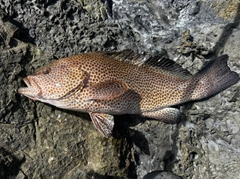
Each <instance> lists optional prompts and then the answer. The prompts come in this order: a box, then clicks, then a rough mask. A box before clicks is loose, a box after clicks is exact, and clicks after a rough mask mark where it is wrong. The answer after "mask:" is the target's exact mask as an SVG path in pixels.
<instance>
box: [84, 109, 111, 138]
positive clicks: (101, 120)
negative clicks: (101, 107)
mask: <svg viewBox="0 0 240 179" xmlns="http://www.w3.org/2000/svg"><path fill="white" fill-rule="evenodd" d="M89 115H90V117H91V119H92V122H93V124H94V126H95V128H96V129H97V130H98V131H99V132H100V133H101V134H103V135H104V136H105V137H107V138H108V137H111V135H112V130H113V126H114V117H113V116H112V115H110V114H104V113H93V112H90V113H89Z"/></svg>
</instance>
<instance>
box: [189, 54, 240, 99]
mask: <svg viewBox="0 0 240 179" xmlns="http://www.w3.org/2000/svg"><path fill="white" fill-rule="evenodd" d="M227 60H228V55H222V56H220V57H218V58H217V59H215V60H212V61H210V62H209V63H208V64H207V65H206V66H205V67H204V68H203V69H201V70H200V71H199V72H198V73H197V74H196V75H194V76H193V78H192V80H191V81H192V83H194V84H195V87H194V92H193V94H192V100H197V99H203V98H207V97H210V96H212V95H214V94H216V93H219V92H221V91H223V90H225V89H227V88H228V87H230V86H231V85H233V84H235V83H237V82H238V81H239V79H240V78H239V75H238V74H237V73H236V72H233V71H231V70H230V68H229V67H228V65H227Z"/></svg>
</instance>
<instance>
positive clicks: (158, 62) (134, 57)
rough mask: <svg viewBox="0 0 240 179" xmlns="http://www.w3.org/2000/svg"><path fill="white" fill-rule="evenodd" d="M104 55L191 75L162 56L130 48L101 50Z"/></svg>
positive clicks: (178, 73)
mask: <svg viewBox="0 0 240 179" xmlns="http://www.w3.org/2000/svg"><path fill="white" fill-rule="evenodd" d="M103 54H104V55H106V56H110V57H113V58H115V59H117V60H120V61H129V62H130V63H133V64H135V65H144V64H145V65H149V66H150V67H152V68H154V69H159V70H164V71H167V72H172V73H174V74H177V75H182V76H185V77H188V76H191V73H190V72H189V71H188V70H186V69H184V68H183V67H182V66H180V65H179V64H177V63H176V62H174V61H172V60H170V59H168V58H166V57H164V56H160V55H158V56H150V55H142V54H138V53H135V52H133V51H132V50H123V51H119V52H103Z"/></svg>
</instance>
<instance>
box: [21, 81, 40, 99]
mask: <svg viewBox="0 0 240 179" xmlns="http://www.w3.org/2000/svg"><path fill="white" fill-rule="evenodd" d="M23 81H24V83H25V84H26V85H27V87H21V88H19V89H18V93H20V94H22V95H24V96H27V97H29V98H31V99H36V97H39V96H41V95H42V90H41V88H40V86H39V85H38V84H37V82H36V81H35V79H34V78H33V77H32V76H28V77H26V78H24V79H23Z"/></svg>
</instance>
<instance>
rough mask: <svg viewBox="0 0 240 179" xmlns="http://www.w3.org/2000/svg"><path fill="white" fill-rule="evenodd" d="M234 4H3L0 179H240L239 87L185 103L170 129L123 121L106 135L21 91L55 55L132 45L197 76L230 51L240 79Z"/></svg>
mask: <svg viewBox="0 0 240 179" xmlns="http://www.w3.org/2000/svg"><path fill="white" fill-rule="evenodd" d="M239 3H240V2H239V1H237V0H230V1H219V0H214V1H189V0H180V1H171V2H170V1H151V2H145V1H125V0H120V1H108V0H105V1H97V0H79V1H77V0H76V1H75V0H71V1H65V0H59V1H48V0H46V1H27V2H24V3H23V2H22V1H20V0H14V1H13V0H12V1H11V0H6V1H0V8H1V11H0V27H1V28H0V80H1V86H0V131H1V135H0V178H66V179H67V178H110V177H114V178H147V179H151V178H219V179H220V178H239V176H240V173H239V167H240V162H239V161H240V160H239V158H240V157H239V156H240V155H239V153H240V151H239V148H240V142H239V141H240V137H239V136H240V135H239V134H240V132H239V131H240V125H239V124H240V107H239V106H240V84H239V83H237V84H236V85H234V86H232V87H231V88H229V89H227V90H225V91H223V92H221V93H220V94H217V95H216V96H214V97H212V98H210V99H208V100H205V101H199V102H194V103H188V104H185V105H183V106H181V107H180V109H181V111H182V114H183V119H182V121H181V123H179V124H178V125H166V124H163V123H161V122H158V121H154V120H146V119H143V118H140V117H138V116H134V115H133V116H132V115H124V116H116V119H115V123H116V127H115V130H114V135H113V138H110V139H105V138H104V137H102V136H101V135H100V134H99V133H98V132H97V131H96V130H95V129H94V127H93V124H92V123H91V121H90V118H89V116H88V115H87V114H82V113H77V112H71V111H66V110H61V109H57V108H55V107H53V106H49V105H46V104H43V103H39V102H34V101H32V100H30V99H27V98H25V97H23V96H20V95H19V94H17V89H18V88H19V87H20V86H23V85H24V84H23V82H22V78H23V77H25V76H27V75H29V74H32V73H33V72H34V71H36V70H37V69H38V68H39V67H42V66H44V65H45V64H48V63H49V62H51V61H52V60H54V59H56V58H61V57H65V56H69V55H73V54H78V53H82V52H88V51H102V50H110V51H113V50H121V49H126V48H130V49H133V50H135V51H138V52H139V53H142V52H145V53H150V54H163V55H167V56H169V57H170V58H171V59H174V60H176V61H177V62H178V63H179V64H181V65H182V66H183V67H185V68H187V69H188V70H189V71H191V72H192V73H195V72H197V71H198V70H199V69H201V67H202V66H203V65H204V64H205V63H206V62H207V61H209V60H210V59H211V58H214V57H216V56H219V55H220V54H223V53H226V54H228V55H229V57H230V59H229V66H230V68H231V69H232V70H234V71H236V72H238V73H239V74H240V51H239V47H240V41H239V39H240V27H239V21H240V5H239Z"/></svg>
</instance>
